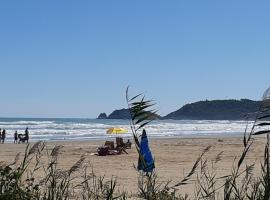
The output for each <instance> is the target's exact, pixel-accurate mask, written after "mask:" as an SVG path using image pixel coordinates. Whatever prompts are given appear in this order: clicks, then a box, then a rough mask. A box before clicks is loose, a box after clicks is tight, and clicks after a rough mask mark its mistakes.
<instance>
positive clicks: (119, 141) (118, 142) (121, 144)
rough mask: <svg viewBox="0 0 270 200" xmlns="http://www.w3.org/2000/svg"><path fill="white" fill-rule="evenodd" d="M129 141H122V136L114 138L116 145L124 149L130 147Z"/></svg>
mask: <svg viewBox="0 0 270 200" xmlns="http://www.w3.org/2000/svg"><path fill="white" fill-rule="evenodd" d="M131 145H132V144H131V142H130V141H129V140H128V142H124V140H123V138H121V137H117V138H116V147H123V148H124V149H130V148H131Z"/></svg>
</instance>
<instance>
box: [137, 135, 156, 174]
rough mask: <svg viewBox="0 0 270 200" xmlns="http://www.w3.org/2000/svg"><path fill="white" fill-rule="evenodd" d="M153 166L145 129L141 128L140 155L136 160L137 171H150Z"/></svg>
mask: <svg viewBox="0 0 270 200" xmlns="http://www.w3.org/2000/svg"><path fill="white" fill-rule="evenodd" d="M154 168H155V162H154V159H153V156H152V153H151V150H150V148H149V144H148V138H147V135H146V131H145V130H143V133H142V137H141V143H140V157H139V161H138V171H144V172H152V171H153V169H154Z"/></svg>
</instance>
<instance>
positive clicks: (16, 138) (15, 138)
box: [14, 131, 18, 144]
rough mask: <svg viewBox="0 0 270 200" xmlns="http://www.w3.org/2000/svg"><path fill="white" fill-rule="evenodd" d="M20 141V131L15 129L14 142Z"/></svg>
mask: <svg viewBox="0 0 270 200" xmlns="http://www.w3.org/2000/svg"><path fill="white" fill-rule="evenodd" d="M17 143H18V132H17V131H15V133H14V144H17Z"/></svg>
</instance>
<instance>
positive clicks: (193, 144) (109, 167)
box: [0, 137, 265, 193]
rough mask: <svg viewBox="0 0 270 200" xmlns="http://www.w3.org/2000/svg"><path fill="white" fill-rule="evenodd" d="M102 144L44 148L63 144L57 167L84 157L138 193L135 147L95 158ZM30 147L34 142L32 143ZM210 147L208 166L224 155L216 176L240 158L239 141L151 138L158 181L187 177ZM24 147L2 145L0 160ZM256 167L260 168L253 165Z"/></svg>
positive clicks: (252, 155)
mask: <svg viewBox="0 0 270 200" xmlns="http://www.w3.org/2000/svg"><path fill="white" fill-rule="evenodd" d="M103 143H104V141H67V142H65V141H63V142H48V143H46V146H47V148H48V149H52V148H53V147H54V146H55V145H63V148H62V150H61V154H60V156H59V167H60V168H61V169H69V168H70V167H71V166H72V165H73V164H74V163H75V162H76V161H77V160H79V159H80V157H81V155H85V156H86V158H87V160H88V161H90V162H91V164H92V165H93V170H94V172H95V173H96V174H98V175H105V176H106V178H108V179H109V178H111V177H115V178H116V179H117V181H118V189H119V190H122V191H128V192H129V193H136V192H137V180H138V173H137V171H136V170H135V169H134V165H136V164H137V160H138V155H137V153H136V149H135V148H134V146H133V147H132V149H130V150H128V154H122V155H117V156H104V157H102V156H95V155H93V153H94V152H96V149H97V147H98V146H100V145H102V144H103ZM32 144H33V143H32ZM264 144H265V139H264V138H262V137H261V138H256V139H255V140H254V144H253V145H252V148H251V149H250V152H249V153H248V156H247V158H248V159H247V160H246V161H247V162H248V163H249V164H251V163H253V162H254V161H256V163H257V164H259V160H260V158H261V157H262V156H263V151H264ZM207 146H211V150H210V151H209V152H208V153H207V154H206V155H205V158H207V159H208V160H209V161H210V163H211V160H214V159H215V157H216V156H217V155H218V154H219V153H220V152H223V153H222V155H221V161H220V162H218V163H217V164H216V170H217V173H218V175H219V176H223V175H228V174H229V173H230V170H231V168H232V166H233V162H234V159H235V157H236V156H239V155H240V154H241V152H242V149H243V143H242V138H240V137H231V138H228V137H226V138H171V139H151V140H150V147H151V149H152V152H153V154H154V157H155V163H156V171H157V172H158V175H159V177H160V179H161V180H170V181H172V182H173V183H176V182H177V181H179V180H181V179H182V178H183V177H184V175H185V174H187V173H188V172H189V170H190V168H191V166H192V165H193V163H194V162H195V160H196V159H197V157H198V156H199V155H200V154H201V152H202V151H203V149H205V148H206V147H207ZM25 147H26V145H25V144H1V145H0V160H1V161H6V162H12V160H13V159H14V157H15V155H16V154H17V153H19V152H21V153H22V154H23V153H24V150H25ZM256 167H257V168H258V167H259V165H256V166H255V171H256ZM182 190H184V191H185V192H191V193H192V191H193V186H192V185H188V186H186V187H185V188H183V189H182Z"/></svg>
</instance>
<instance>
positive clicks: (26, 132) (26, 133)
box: [24, 127, 29, 143]
mask: <svg viewBox="0 0 270 200" xmlns="http://www.w3.org/2000/svg"><path fill="white" fill-rule="evenodd" d="M24 138H25V141H26V142H27V143H28V140H29V131H28V127H26V129H25V136H24Z"/></svg>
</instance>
